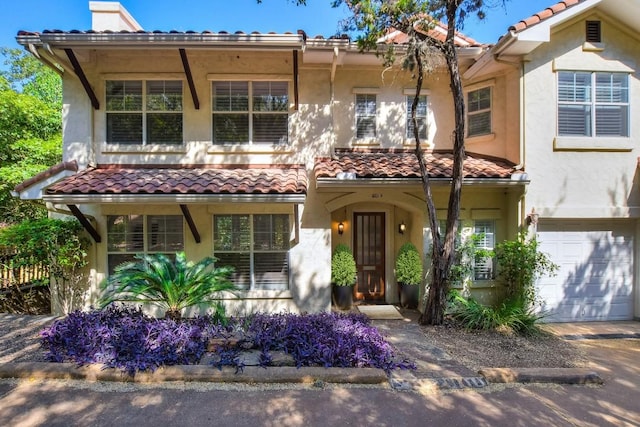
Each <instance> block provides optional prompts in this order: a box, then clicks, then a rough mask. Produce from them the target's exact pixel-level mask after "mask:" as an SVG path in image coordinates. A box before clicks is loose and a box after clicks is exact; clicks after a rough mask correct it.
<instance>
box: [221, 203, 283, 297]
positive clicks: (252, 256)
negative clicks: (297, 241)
mask: <svg viewBox="0 0 640 427" xmlns="http://www.w3.org/2000/svg"><path fill="white" fill-rule="evenodd" d="M234 216H236V217H248V223H249V225H248V228H249V229H248V230H246V229H242V230H239V232H240V233H242V232H243V231H246V232H248V234H249V236H248V237H249V240H248V241H247V242H245V243H246V244H247V247H246V248H242V247H237V248H231V249H225V248H222V249H221V248H217V247H216V245H217V244H218V242H217V241H216V240H217V236H216V235H215V230H216V217H234ZM256 216H268V217H270V218H271V219H272V218H273V217H275V216H282V217H287V231H286V235H285V234H284V233H283V236H286V239H287V241H286V242H287V248H286V249H283V248H278V249H271V248H268V249H257V248H256V244H255V243H256V232H257V231H256V230H255V227H254V224H255V222H254V219H255V217H256ZM291 224H292V218H291V215H290V214H285V213H260V214H258V213H256V214H226V213H225V214H214V215H213V230H214V232H213V256H214V257H216V258H221V257H222V256H223V255H224V254H238V255H245V256H246V255H248V256H249V271H248V272H240V271H236V272H234V274H233V275H232V278H231V280H232V281H235V284H236V286H238V288H239V289H241V290H243V291H256V290H260V291H265V290H266V291H288V290H289V286H290V285H289V284H290V282H291V268H290V265H291V264H290V252H291V242H290V240H289V237H288V236H290V233H291ZM239 227H240V226H239ZM272 231H273V230H272ZM237 238H241V236H237ZM283 238H285V237H283ZM270 253H271V254H284V256H285V260H284V268H286V283H269V282H268V281H266V282H263V283H259V280H258V277H257V272H256V270H257V269H256V264H257V262H256V254H270ZM219 265H221V266H223V265H227V264H226V263H225V262H224V260H220V264H219ZM231 267H235V266H233V265H231ZM242 273H245V274H248V282H245V283H239V280H240V279H239V277H238V274H242Z"/></svg>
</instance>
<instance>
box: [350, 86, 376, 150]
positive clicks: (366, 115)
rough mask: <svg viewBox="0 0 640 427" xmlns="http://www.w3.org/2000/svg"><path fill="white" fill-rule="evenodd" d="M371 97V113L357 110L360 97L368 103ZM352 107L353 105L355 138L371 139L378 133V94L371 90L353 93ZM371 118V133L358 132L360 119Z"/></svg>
mask: <svg viewBox="0 0 640 427" xmlns="http://www.w3.org/2000/svg"><path fill="white" fill-rule="evenodd" d="M371 98H373V103H374V105H375V110H374V111H373V113H371V112H364V113H359V112H358V105H359V101H360V99H363V100H364V102H365V104H367V105H368V104H369V102H371ZM354 107H355V114H354V116H355V137H356V139H373V138H376V137H377V135H378V95H377V94H376V93H371V92H357V93H355V99H354ZM371 119H373V135H370V134H368V133H367V134H364V133H363V134H360V133H359V132H360V121H361V120H371Z"/></svg>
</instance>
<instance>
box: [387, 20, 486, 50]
mask: <svg viewBox="0 0 640 427" xmlns="http://www.w3.org/2000/svg"><path fill="white" fill-rule="evenodd" d="M448 28H449V27H447V26H446V25H445V24H443V23H442V22H437V23H436V24H435V26H434V28H432V29H430V30H429V31H428V32H427V35H428V36H429V37H432V38H433V39H435V40H438V41H441V42H443V41H445V39H446V37H447V31H448ZM384 40H385V41H387V42H391V43H395V44H404V43H407V41H408V40H409V37H408V36H407V35H406V34H405V33H403V32H402V31H399V30H391V31H390V32H389V34H388V35H387V36H386V37H385V38H384ZM454 41H455V44H456V46H459V47H481V46H484V45H483V44H482V43H480V42H478V41H476V40H474V39H472V38H471V37H468V36H466V35H464V34H462V33H461V32H459V31H456V36H455V39H454Z"/></svg>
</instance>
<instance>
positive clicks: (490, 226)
mask: <svg viewBox="0 0 640 427" xmlns="http://www.w3.org/2000/svg"><path fill="white" fill-rule="evenodd" d="M473 228H474V229H473V233H474V234H475V235H476V236H477V238H478V241H477V242H476V248H478V249H487V250H493V248H494V247H495V244H496V223H495V221H491V220H482V221H475V222H474V225H473ZM473 276H474V277H473V278H474V280H491V279H493V278H495V258H494V257H483V258H476V259H475V260H474V267H473Z"/></svg>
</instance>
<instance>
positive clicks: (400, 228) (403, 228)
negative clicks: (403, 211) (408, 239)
mask: <svg viewBox="0 0 640 427" xmlns="http://www.w3.org/2000/svg"><path fill="white" fill-rule="evenodd" d="M405 231H407V226H406V225H405V223H404V221H402V222H401V223H400V224H398V233H400V234H404V232H405Z"/></svg>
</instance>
